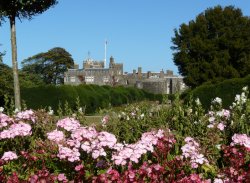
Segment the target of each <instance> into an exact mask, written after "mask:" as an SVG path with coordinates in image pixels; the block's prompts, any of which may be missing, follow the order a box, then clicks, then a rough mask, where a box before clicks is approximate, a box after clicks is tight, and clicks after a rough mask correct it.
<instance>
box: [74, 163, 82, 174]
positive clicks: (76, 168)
mask: <svg viewBox="0 0 250 183" xmlns="http://www.w3.org/2000/svg"><path fill="white" fill-rule="evenodd" d="M81 169H83V165H82V164H80V165H77V166H76V167H75V171H78V172H79V171H80V170H81Z"/></svg>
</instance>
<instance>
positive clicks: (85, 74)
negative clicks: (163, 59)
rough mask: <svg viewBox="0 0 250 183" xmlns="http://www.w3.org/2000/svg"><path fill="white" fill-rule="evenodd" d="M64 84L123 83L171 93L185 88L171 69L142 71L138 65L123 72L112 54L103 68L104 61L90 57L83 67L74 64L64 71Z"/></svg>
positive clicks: (181, 80)
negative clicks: (107, 64)
mask: <svg viewBox="0 0 250 183" xmlns="http://www.w3.org/2000/svg"><path fill="white" fill-rule="evenodd" d="M64 84H69V85H79V84H96V85H111V86H115V85H123V86H132V87H137V88H140V89H144V90H146V91H148V92H151V93H155V94H173V93H176V92H178V91H182V90H184V89H185V85H184V83H183V77H181V76H176V75H174V74H173V71H170V70H167V71H166V72H165V73H164V71H163V70H162V71H160V72H151V71H148V72H146V73H143V72H142V68H141V67H138V70H137V71H136V70H133V73H127V72H125V73H123V64H122V63H115V60H114V58H113V57H112V56H111V57H110V61H109V67H108V68H105V62H104V61H94V60H92V59H90V58H88V59H87V60H86V61H84V62H83V69H79V65H77V64H75V65H74V68H73V69H68V71H67V72H65V73H64Z"/></svg>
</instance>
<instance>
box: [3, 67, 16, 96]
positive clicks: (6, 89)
mask: <svg viewBox="0 0 250 183" xmlns="http://www.w3.org/2000/svg"><path fill="white" fill-rule="evenodd" d="M12 81H13V75H12V70H11V68H10V67H9V66H7V65H5V64H3V63H0V97H3V96H4V95H5V94H7V95H10V96H13V84H12Z"/></svg>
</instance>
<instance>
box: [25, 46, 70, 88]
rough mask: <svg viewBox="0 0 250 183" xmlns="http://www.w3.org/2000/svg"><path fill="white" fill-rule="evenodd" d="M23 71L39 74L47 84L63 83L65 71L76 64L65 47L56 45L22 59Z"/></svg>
mask: <svg viewBox="0 0 250 183" xmlns="http://www.w3.org/2000/svg"><path fill="white" fill-rule="evenodd" d="M22 64H23V71H25V72H27V73H33V74H37V75H39V76H40V77H41V78H42V79H43V81H44V83H46V84H55V85H56V84H62V83H63V80H64V72H66V71H67V70H68V68H72V67H73V66H74V60H73V59H72V57H71V55H70V54H69V53H68V52H67V51H66V50H65V49H63V48H60V47H56V48H53V49H51V50H49V51H47V52H45V53H39V54H37V55H34V56H32V57H29V58H27V59H25V60H24V61H22Z"/></svg>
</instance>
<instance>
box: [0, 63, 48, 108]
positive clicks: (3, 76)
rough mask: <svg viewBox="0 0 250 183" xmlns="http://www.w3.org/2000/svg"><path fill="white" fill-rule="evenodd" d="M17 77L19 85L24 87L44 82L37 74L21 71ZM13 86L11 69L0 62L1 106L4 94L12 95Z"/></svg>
mask: <svg viewBox="0 0 250 183" xmlns="http://www.w3.org/2000/svg"><path fill="white" fill-rule="evenodd" d="M19 79H20V85H21V87H26V88H29V87H35V86H41V85H44V84H45V83H44V82H43V81H42V80H41V79H40V78H39V76H38V75H36V74H32V73H27V72H22V71H21V72H19ZM13 86H14V85H13V71H12V69H11V68H10V67H9V66H7V65H5V64H3V63H0V106H3V103H4V102H3V101H4V100H3V98H4V95H7V96H9V97H13V95H14V93H13V90H14V89H13Z"/></svg>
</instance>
